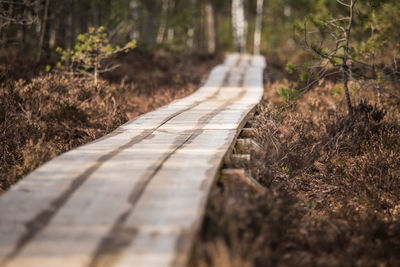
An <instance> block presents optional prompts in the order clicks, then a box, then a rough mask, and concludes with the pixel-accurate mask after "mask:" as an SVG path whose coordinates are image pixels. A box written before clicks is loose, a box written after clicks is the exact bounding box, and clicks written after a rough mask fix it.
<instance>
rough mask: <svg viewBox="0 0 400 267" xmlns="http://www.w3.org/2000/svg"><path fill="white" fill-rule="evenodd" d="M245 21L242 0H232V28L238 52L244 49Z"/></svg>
mask: <svg viewBox="0 0 400 267" xmlns="http://www.w3.org/2000/svg"><path fill="white" fill-rule="evenodd" d="M245 27H246V21H245V16H244V5H243V0H232V29H233V37H234V42H235V47H236V49H237V51H238V52H240V53H244V52H245V51H246V36H245V35H246V29H245Z"/></svg>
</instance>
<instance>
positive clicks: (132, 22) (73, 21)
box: [0, 0, 400, 61]
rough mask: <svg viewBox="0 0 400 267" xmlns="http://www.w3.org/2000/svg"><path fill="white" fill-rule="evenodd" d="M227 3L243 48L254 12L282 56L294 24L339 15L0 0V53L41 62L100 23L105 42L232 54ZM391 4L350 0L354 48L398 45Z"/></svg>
mask: <svg viewBox="0 0 400 267" xmlns="http://www.w3.org/2000/svg"><path fill="white" fill-rule="evenodd" d="M232 2H240V3H243V5H244V13H245V21H244V23H245V26H244V29H245V30H244V31H245V36H246V40H247V45H246V48H247V51H248V52H253V50H254V46H253V44H254V38H255V31H256V29H255V28H256V24H257V23H256V21H257V14H258V13H260V12H262V14H260V15H261V16H262V17H261V18H262V34H261V39H262V41H261V44H262V45H261V51H262V53H267V52H268V53H271V54H272V53H273V54H278V56H284V57H285V59H286V60H288V57H290V55H293V54H299V46H296V40H295V39H294V33H293V25H294V23H295V22H301V23H302V21H304V20H305V19H306V18H310V17H311V16H312V17H319V18H329V17H331V18H335V17H338V16H345V15H347V14H346V12H347V10H346V8H344V7H343V6H342V5H340V4H339V3H338V2H336V1H333V0H310V1H305V0H299V1H297V0H265V1H260V0H258V1H257V0H244V1H242V0H240V1H237V0H234V1H228V0H115V1H111V0H88V1H77V0H1V1H0V15H1V17H0V19H1V20H0V21H1V24H0V31H1V35H0V45H1V48H2V49H1V54H0V58H2V59H3V60H4V59H7V60H8V61H10V60H13V59H21V58H32V59H36V60H37V61H38V60H39V59H42V60H46V59H49V58H52V57H54V56H56V55H57V53H56V48H57V47H62V48H63V49H72V48H73V47H74V45H75V42H76V38H77V36H78V35H79V34H82V33H85V32H87V31H88V29H89V27H94V28H98V27H100V26H103V27H104V28H105V29H106V31H107V33H108V35H109V39H110V41H111V43H113V44H119V45H122V44H124V43H126V42H129V41H130V40H136V41H137V47H138V48H139V49H142V50H149V51H152V50H155V49H158V48H164V49H167V50H170V51H174V52H179V53H181V52H196V53H203V54H215V53H217V52H225V51H233V50H236V48H235V46H234V40H233V34H232V33H233V29H232V20H231V17H232V4H233V3H232ZM260 4H261V5H260ZM257 5H258V6H259V7H257ZM399 6H400V4H399V2H398V1H396V0H382V1H379V0H360V1H358V5H357V16H356V18H355V23H354V26H353V27H354V30H353V33H354V34H353V36H352V37H353V38H354V40H353V42H354V45H356V44H360V43H362V42H366V41H367V40H368V39H369V38H371V37H372V36H373V37H374V38H376V37H377V36H379V37H380V40H381V41H382V43H383V44H384V45H385V50H391V49H393V45H398V43H397V41H395V40H399V34H400V33H399V30H398V29H399V26H400V25H399V19H398V14H399V11H400V10H399V9H400V7H399ZM260 8H261V9H260ZM256 38H257V37H256ZM257 50H258V49H257ZM270 61H271V60H270Z"/></svg>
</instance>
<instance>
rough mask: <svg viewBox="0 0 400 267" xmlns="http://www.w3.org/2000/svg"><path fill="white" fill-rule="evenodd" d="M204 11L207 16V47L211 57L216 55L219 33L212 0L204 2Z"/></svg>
mask: <svg viewBox="0 0 400 267" xmlns="http://www.w3.org/2000/svg"><path fill="white" fill-rule="evenodd" d="M204 11H205V16H206V18H205V19H206V20H205V23H206V27H205V29H206V47H207V53H208V54H210V55H213V54H215V52H216V48H217V45H216V43H217V31H216V21H215V13H214V8H213V5H212V3H211V2H210V0H205V1H204Z"/></svg>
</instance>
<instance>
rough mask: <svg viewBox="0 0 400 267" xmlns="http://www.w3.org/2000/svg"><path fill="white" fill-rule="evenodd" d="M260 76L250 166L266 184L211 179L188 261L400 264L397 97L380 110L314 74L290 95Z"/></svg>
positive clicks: (363, 95)
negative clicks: (351, 103)
mask: <svg viewBox="0 0 400 267" xmlns="http://www.w3.org/2000/svg"><path fill="white" fill-rule="evenodd" d="M282 84H283V85H286V86H287V85H288V81H285V80H283V81H278V82H273V83H267V84H266V86H265V88H266V93H265V97H264V100H263V101H262V103H261V104H260V106H259V113H260V114H259V116H258V117H257V119H256V121H255V123H254V125H253V127H255V128H256V130H257V131H256V134H255V135H254V137H253V138H254V139H255V140H256V141H257V142H259V143H260V144H262V146H263V147H264V149H265V150H266V151H267V153H265V154H264V155H259V153H257V154H254V155H253V162H252V163H251V166H247V169H248V171H249V172H251V173H252V175H253V176H254V177H255V178H257V179H258V180H259V181H260V182H261V183H262V184H263V185H264V186H265V188H266V192H265V193H257V192H255V191H252V190H251V188H249V187H248V186H247V185H246V184H238V185H237V184H236V185H233V184H230V183H226V182H219V183H218V184H217V186H216V187H215V188H214V189H213V191H212V194H211V198H210V202H209V206H208V211H207V216H206V219H205V221H204V224H203V229H202V232H201V235H200V240H199V241H198V243H197V244H196V246H195V249H194V253H193V257H192V263H191V265H193V266H398V265H400V254H399V251H400V157H399V155H400V142H399V140H400V114H399V110H400V109H399V106H400V100H399V99H398V98H395V97H390V98H389V97H388V98H386V99H384V103H385V111H383V109H382V108H379V107H376V106H373V105H370V104H368V103H367V102H366V101H361V100H360V99H364V98H368V99H374V98H375V93H374V92H367V91H363V90H360V91H357V92H354V95H353V96H354V97H355V98H356V99H358V100H357V102H356V103H357V105H355V106H356V107H355V116H354V119H351V118H350V117H349V116H348V115H347V114H346V112H345V111H344V110H345V108H344V107H345V101H344V94H343V91H342V90H339V89H338V85H337V84H335V83H333V82H321V84H320V85H319V86H318V88H317V89H316V90H315V91H312V92H310V93H308V94H306V95H304V96H303V98H302V99H301V100H299V101H297V103H291V104H286V103H284V102H283V101H282V100H281V99H279V98H278V96H277V94H276V91H277V90H278V88H279V87H280V86H281V85H282Z"/></svg>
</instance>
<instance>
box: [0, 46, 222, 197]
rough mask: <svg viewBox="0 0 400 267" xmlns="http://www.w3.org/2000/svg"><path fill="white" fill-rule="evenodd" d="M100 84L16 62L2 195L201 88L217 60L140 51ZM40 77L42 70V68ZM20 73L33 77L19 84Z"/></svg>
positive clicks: (2, 136)
mask: <svg viewBox="0 0 400 267" xmlns="http://www.w3.org/2000/svg"><path fill="white" fill-rule="evenodd" d="M116 61H117V63H118V64H120V65H121V68H120V69H117V70H116V71H115V72H114V73H109V74H107V76H105V78H107V80H108V81H107V80H103V81H101V82H99V83H98V84H97V85H95V84H94V83H93V82H90V81H86V80H84V79H81V78H76V77H72V76H66V75H63V74H58V73H53V74H43V73H42V74H38V73H35V72H33V71H32V70H30V69H25V70H24V69H21V68H22V66H23V65H16V66H13V68H11V67H10V66H9V67H8V69H9V70H10V73H13V75H7V74H6V75H3V76H2V77H1V82H2V85H1V89H0V127H1V128H0V192H1V191H4V190H6V189H7V188H8V187H9V186H10V185H12V184H13V183H15V182H16V181H18V180H19V179H20V178H21V177H23V176H24V175H26V174H27V173H29V172H30V171H32V170H33V169H35V168H37V167H38V166H40V165H41V164H43V163H44V162H46V161H47V160H49V159H51V158H53V157H55V156H57V155H59V154H60V153H63V152H65V151H67V150H69V149H71V148H74V147H76V146H79V145H82V144H84V143H87V142H90V141H92V140H94V139H97V138H99V137H101V136H103V135H105V134H107V133H109V132H111V131H112V130H114V129H115V128H116V127H118V126H119V125H121V124H122V123H124V122H126V121H127V120H128V119H132V118H134V117H136V116H138V115H140V114H142V113H146V112H148V111H151V110H154V109H156V108H157V107H160V106H162V105H165V104H167V103H169V102H171V101H172V100H174V99H177V98H181V97H183V96H185V95H187V94H189V93H191V92H193V91H194V90H195V89H197V88H198V86H199V84H200V83H201V81H202V80H203V79H204V77H205V75H206V74H208V72H209V69H210V68H211V66H213V65H214V64H215V63H216V60H204V59H201V58H200V57H199V56H194V55H191V56H190V55H186V56H183V55H182V56H172V55H170V54H166V53H162V52H156V53H154V54H149V53H146V52H144V51H135V52H132V53H130V54H128V55H124V57H121V58H119V59H116ZM36 72H37V69H36ZM16 73H25V75H21V76H23V77H24V78H25V80H13V79H12V77H15V76H14V75H15V74H16Z"/></svg>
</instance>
